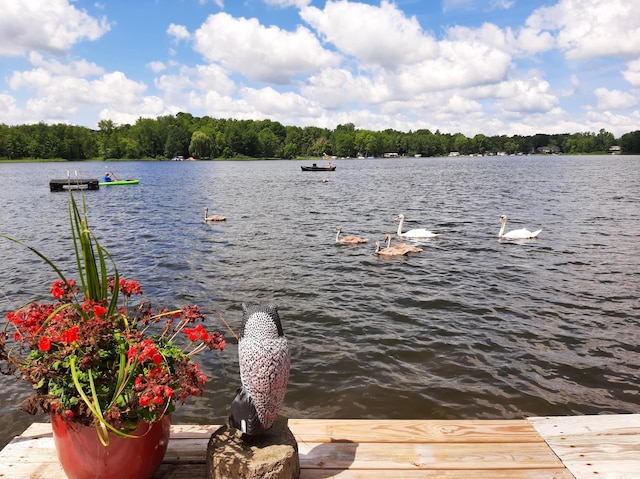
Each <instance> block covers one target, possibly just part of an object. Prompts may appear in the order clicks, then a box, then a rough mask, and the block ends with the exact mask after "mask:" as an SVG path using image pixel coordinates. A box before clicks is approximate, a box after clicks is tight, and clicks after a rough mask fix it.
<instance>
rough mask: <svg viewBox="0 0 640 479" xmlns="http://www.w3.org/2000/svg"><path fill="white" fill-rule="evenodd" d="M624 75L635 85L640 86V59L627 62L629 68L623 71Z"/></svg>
mask: <svg viewBox="0 0 640 479" xmlns="http://www.w3.org/2000/svg"><path fill="white" fill-rule="evenodd" d="M622 76H623V77H624V79H625V80H627V82H629V84H630V85H631V86H633V87H640V60H634V61H631V62H629V63H627V69H626V70H625V71H623V72H622Z"/></svg>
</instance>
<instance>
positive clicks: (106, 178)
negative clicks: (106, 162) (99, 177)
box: [104, 171, 118, 183]
mask: <svg viewBox="0 0 640 479" xmlns="http://www.w3.org/2000/svg"><path fill="white" fill-rule="evenodd" d="M112 181H118V178H116V177H115V175H114V174H113V173H111V172H110V171H107V172H106V173H105V174H104V182H105V183H111V182H112Z"/></svg>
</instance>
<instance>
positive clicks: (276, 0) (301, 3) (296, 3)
mask: <svg viewBox="0 0 640 479" xmlns="http://www.w3.org/2000/svg"><path fill="white" fill-rule="evenodd" d="M264 3H266V4H267V5H274V6H276V7H281V8H286V7H297V8H303V7H306V6H308V5H309V4H310V3H311V0H264Z"/></svg>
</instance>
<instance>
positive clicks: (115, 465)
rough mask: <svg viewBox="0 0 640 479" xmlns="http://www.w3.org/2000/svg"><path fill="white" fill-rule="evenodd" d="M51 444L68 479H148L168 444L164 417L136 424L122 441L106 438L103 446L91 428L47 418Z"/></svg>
mask: <svg viewBox="0 0 640 479" xmlns="http://www.w3.org/2000/svg"><path fill="white" fill-rule="evenodd" d="M51 426H52V428H53V440H54V442H55V445H56V452H57V453H58V459H59V460H60V464H62V468H63V469H64V472H65V473H66V475H67V477H69V479H88V478H91V479H108V478H109V479H112V478H117V479H149V478H150V477H151V476H153V473H154V472H155V470H156V469H157V468H158V467H159V466H160V464H161V463H162V459H163V458H164V454H165V452H166V451H167V445H168V444H169V432H170V426H171V419H170V418H169V417H168V416H165V417H163V418H162V419H161V420H159V421H157V422H154V423H153V424H148V423H146V422H143V423H140V426H139V427H138V429H136V430H135V431H134V432H133V433H132V434H133V435H135V436H140V437H138V438H126V437H120V436H115V435H113V434H109V445H108V446H103V445H102V443H101V442H100V439H98V434H97V432H96V430H95V428H93V427H88V426H83V425H80V424H76V423H74V422H69V421H65V420H63V419H62V418H60V416H58V415H57V414H51Z"/></svg>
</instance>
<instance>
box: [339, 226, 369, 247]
mask: <svg viewBox="0 0 640 479" xmlns="http://www.w3.org/2000/svg"><path fill="white" fill-rule="evenodd" d="M336 229H337V230H338V232H337V233H336V244H360V243H366V242H367V241H369V240H368V239H366V238H360V237H359V236H354V235H347V236H345V237H344V238H340V232H341V231H342V227H341V226H336Z"/></svg>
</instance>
